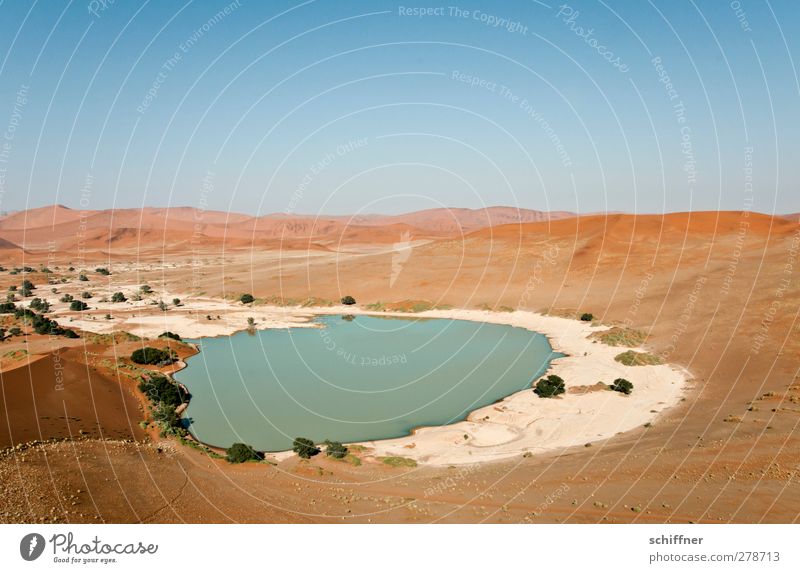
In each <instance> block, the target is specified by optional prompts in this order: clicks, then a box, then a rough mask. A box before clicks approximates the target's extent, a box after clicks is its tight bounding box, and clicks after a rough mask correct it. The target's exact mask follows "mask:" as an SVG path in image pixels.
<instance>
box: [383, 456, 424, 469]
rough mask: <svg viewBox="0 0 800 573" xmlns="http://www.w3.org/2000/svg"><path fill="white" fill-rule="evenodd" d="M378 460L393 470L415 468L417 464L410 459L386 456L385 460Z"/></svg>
mask: <svg viewBox="0 0 800 573" xmlns="http://www.w3.org/2000/svg"><path fill="white" fill-rule="evenodd" d="M379 459H380V460H381V461H382V462H383V463H385V464H386V465H387V466H392V467H393V468H415V467H417V462H416V461H414V460H412V459H411V458H403V457H401V456H387V457H385V458H379Z"/></svg>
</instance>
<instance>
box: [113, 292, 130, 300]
mask: <svg viewBox="0 0 800 573" xmlns="http://www.w3.org/2000/svg"><path fill="white" fill-rule="evenodd" d="M126 300H128V299H127V298H125V295H124V294H122V293H121V292H115V293H114V294H112V295H111V302H125V301H126Z"/></svg>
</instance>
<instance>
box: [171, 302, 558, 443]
mask: <svg viewBox="0 0 800 573" xmlns="http://www.w3.org/2000/svg"><path fill="white" fill-rule="evenodd" d="M317 322H319V323H320V324H321V325H323V326H324V328H320V329H312V328H294V329H280V330H262V331H258V332H255V333H252V332H250V333H248V332H240V333H237V334H234V335H233V336H228V337H220V338H207V339H202V340H195V341H193V342H195V343H197V344H199V345H200V349H201V352H200V354H198V355H196V356H193V357H191V358H189V359H188V361H187V364H188V365H187V367H186V368H185V369H184V370H182V371H181V372H179V373H178V374H177V375H176V378H177V379H178V380H179V381H180V382H182V383H184V384H185V385H186V386H187V387H188V388H189V391H190V392H191V394H192V400H191V404H190V406H189V409H188V410H187V413H186V415H187V416H188V418H189V420H190V422H191V425H190V430H191V432H192V434H193V435H195V436H196V437H197V438H198V439H199V440H201V441H203V442H205V443H208V444H213V445H216V446H222V447H227V446H229V445H230V444H232V443H234V442H244V443H247V444H251V445H252V446H253V447H255V448H256V449H258V450H263V451H278V450H285V449H289V448H291V444H292V439H293V438H295V437H297V436H303V437H308V438H311V439H313V440H315V441H322V440H324V439H331V440H337V441H342V442H355V441H363V440H372V439H384V438H394V437H399V436H403V435H407V434H408V433H409V432H410V431H411V430H412V429H413V428H415V427H418V426H434V425H443V424H449V423H453V422H456V421H459V420H462V419H464V418H465V417H466V416H467V414H469V412H470V411H472V410H475V409H477V408H480V407H482V406H485V405H487V404H491V403H493V402H495V401H497V400H499V399H501V398H503V397H505V396H508V395H510V394H513V393H514V392H517V391H519V390H522V389H524V388H528V387H530V383H531V381H532V380H533V379H535V378H536V377H538V376H540V375H541V374H542V373H543V372H544V371H545V370H546V369H547V366H548V364H549V361H550V360H551V359H553V358H556V357H558V356H561V355H560V354H558V353H554V352H553V351H552V348H551V347H550V344H549V343H548V341H547V339H546V338H545V337H544V336H543V335H541V334H537V333H534V332H531V331H529V330H525V329H521V328H514V327H510V326H504V325H496V324H484V323H478V322H468V321H463V320H446V319H422V320H421V319H415V318H408V319H406V318H400V319H398V318H392V319H389V318H382V317H373V316H358V317H352V316H345V317H342V316H339V315H336V316H325V317H320V318H318V319H317Z"/></svg>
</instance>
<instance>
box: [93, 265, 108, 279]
mask: <svg viewBox="0 0 800 573" xmlns="http://www.w3.org/2000/svg"><path fill="white" fill-rule="evenodd" d="M94 272H96V273H97V274H99V275H103V276H104V277H107V276H108V275H110V274H111V271H109V270H108V269H107V268H105V267H100V268H97V269H95V270H94Z"/></svg>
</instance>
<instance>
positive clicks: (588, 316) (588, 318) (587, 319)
mask: <svg viewBox="0 0 800 573" xmlns="http://www.w3.org/2000/svg"><path fill="white" fill-rule="evenodd" d="M581 320H582V321H583V322H592V320H594V315H593V314H592V313H591V312H584V313H583V314H582V315H581Z"/></svg>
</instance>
